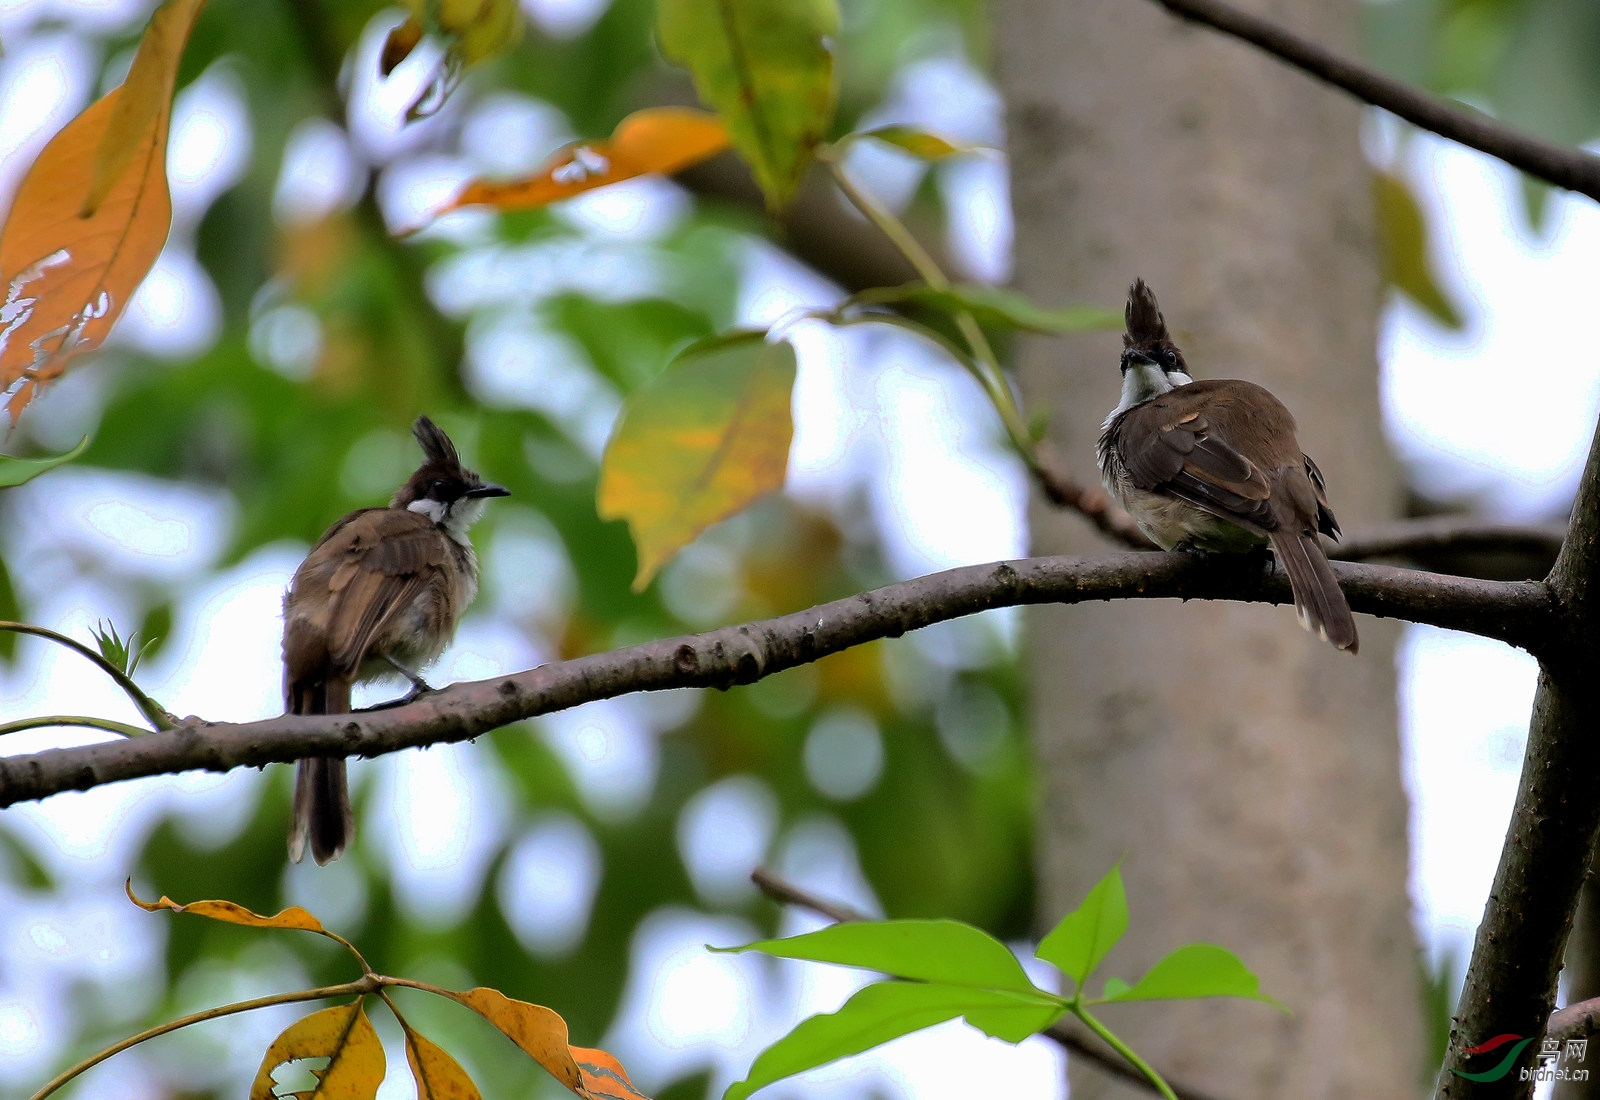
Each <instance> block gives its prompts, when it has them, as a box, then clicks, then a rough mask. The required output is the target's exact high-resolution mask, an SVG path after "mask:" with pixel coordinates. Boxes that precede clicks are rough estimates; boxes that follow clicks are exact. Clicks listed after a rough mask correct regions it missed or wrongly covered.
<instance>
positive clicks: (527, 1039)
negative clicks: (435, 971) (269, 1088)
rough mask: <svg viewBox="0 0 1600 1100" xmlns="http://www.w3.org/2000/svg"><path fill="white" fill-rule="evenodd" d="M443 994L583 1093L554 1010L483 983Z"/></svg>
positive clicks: (564, 1030)
mask: <svg viewBox="0 0 1600 1100" xmlns="http://www.w3.org/2000/svg"><path fill="white" fill-rule="evenodd" d="M445 996H447V997H449V998H450V999H451V1000H453V1001H457V1002H459V1003H461V1004H463V1005H466V1006H467V1007H468V1008H470V1009H472V1011H474V1012H476V1013H477V1014H478V1015H480V1016H482V1017H483V1018H484V1019H485V1020H488V1021H489V1022H490V1023H491V1024H493V1025H494V1026H495V1027H497V1028H499V1029H500V1032H501V1034H503V1035H505V1037H506V1038H508V1039H510V1040H511V1041H512V1042H513V1043H516V1044H517V1046H519V1047H521V1048H522V1051H523V1053H524V1054H526V1055H527V1056H528V1057H530V1058H532V1059H533V1060H534V1061H535V1062H538V1063H539V1064H540V1065H541V1066H543V1067H544V1068H545V1069H546V1070H548V1071H549V1072H550V1075H551V1076H552V1077H554V1078H555V1079H556V1080H557V1081H560V1082H561V1083H562V1084H563V1085H565V1086H566V1087H567V1088H569V1089H571V1090H572V1091H573V1092H577V1093H578V1094H579V1095H580V1096H581V1095H583V1094H582V1093H581V1092H579V1089H580V1088H581V1087H582V1081H581V1077H580V1074H579V1070H578V1063H577V1062H575V1061H573V1059H572V1052H571V1050H570V1049H569V1048H568V1047H567V1021H565V1020H563V1019H562V1018H561V1016H560V1015H559V1014H558V1013H556V1012H555V1011H553V1010H552V1009H548V1008H545V1007H544V1006H543V1005H535V1004H529V1003H528V1002H527V1001H518V1000H513V999H512V998H510V997H507V996H506V995H505V994H504V993H501V992H500V991H499V990H498V989H488V988H485V987H483V986H479V987H478V988H477V989H469V990H467V991H466V992H465V993H450V992H445ZM251 1100H255V1097H251Z"/></svg>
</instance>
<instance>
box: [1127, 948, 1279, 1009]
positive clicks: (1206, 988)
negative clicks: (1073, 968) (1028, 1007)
mask: <svg viewBox="0 0 1600 1100" xmlns="http://www.w3.org/2000/svg"><path fill="white" fill-rule="evenodd" d="M1193 997H1246V998H1249V999H1250V1000H1256V1001H1266V1002H1267V1003H1268V1004H1270V1005H1275V1006H1276V1007H1278V1008H1283V1006H1282V1005H1280V1004H1278V1002H1277V1001H1275V1000H1273V999H1272V998H1271V997H1268V996H1267V995H1266V994H1264V993H1262V992H1261V982H1260V981H1259V980H1258V979H1257V978H1256V976H1255V975H1254V974H1252V973H1250V971H1249V970H1248V969H1246V968H1245V965H1244V963H1242V962H1240V961H1239V957H1238V956H1237V955H1235V954H1234V953H1233V952H1232V951H1229V950H1228V949H1227V948H1225V947H1218V946H1216V945H1215V944H1211V943H1191V944H1185V945H1184V946H1183V947H1180V948H1178V949H1177V950H1176V951H1174V952H1172V954H1170V955H1168V956H1167V957H1166V958H1164V959H1162V960H1161V961H1160V962H1158V963H1156V964H1155V965H1154V966H1152V967H1151V968H1150V972H1149V973H1148V974H1146V975H1145V976H1144V977H1142V978H1140V979H1139V980H1138V981H1137V982H1135V983H1133V987H1132V988H1124V989H1121V990H1118V991H1116V992H1115V993H1113V992H1112V988H1111V983H1110V982H1107V983H1106V996H1105V999H1106V1000H1107V1001H1167V1000H1180V999H1188V998H1193ZM1285 1011H1287V1009H1285Z"/></svg>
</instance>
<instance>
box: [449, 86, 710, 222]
mask: <svg viewBox="0 0 1600 1100" xmlns="http://www.w3.org/2000/svg"><path fill="white" fill-rule="evenodd" d="M727 147H728V131H727V129H726V128H725V127H724V126H723V125H722V121H721V120H720V119H718V118H717V116H716V115H712V114H707V113H706V112H704V111H694V110H690V109H688V108H686V107H651V108H647V109H645V110H642V111H635V112H634V113H633V114H631V115H629V116H628V117H627V118H625V119H623V120H622V121H621V122H619V123H618V124H617V128H616V130H615V131H613V132H612V134H611V140H609V141H577V142H573V143H572V144H571V145H568V146H567V147H565V148H564V149H561V150H560V151H558V152H557V153H556V154H555V155H554V156H553V157H551V158H550V159H549V160H548V161H546V162H545V164H544V167H542V168H540V169H539V170H538V171H537V172H535V173H534V174H533V175H531V176H528V177H527V178H525V179H520V180H510V181H507V182H504V183H485V182H483V181H481V180H479V181H474V182H472V183H469V184H468V185H467V187H466V190H464V191H462V192H461V194H460V195H459V196H458V197H457V198H456V199H455V200H454V201H452V202H451V203H450V204H449V205H448V206H446V207H445V208H444V209H443V210H440V211H439V213H441V214H442V213H444V212H445V211H448V210H454V209H456V208H457V207H460V206H474V205H480V204H486V205H490V206H497V207H499V208H500V209H502V210H526V209H529V208H532V207H537V206H544V205H547V204H548V203H552V202H556V201H558V200H560V199H565V198H570V197H572V196H573V195H576V194H579V193H580V192H583V191H589V190H592V189H594V188H596V187H604V186H606V185H607V184H611V183H617V182H619V181H621V180H626V179H633V178H634V177H635V176H642V175H645V174H647V173H650V172H659V173H661V174H662V175H669V174H671V173H673V172H677V171H680V170H682V169H684V168H687V167H689V165H691V164H697V163H699V162H700V161H702V160H705V159H706V158H707V157H713V156H716V155H717V154H718V153H720V152H722V150H724V149H726V148H727Z"/></svg>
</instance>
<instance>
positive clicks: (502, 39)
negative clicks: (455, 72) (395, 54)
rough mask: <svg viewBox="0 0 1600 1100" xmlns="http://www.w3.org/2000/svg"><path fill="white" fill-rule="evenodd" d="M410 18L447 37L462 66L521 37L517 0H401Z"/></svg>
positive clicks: (469, 64) (485, 57)
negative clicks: (407, 9)
mask: <svg viewBox="0 0 1600 1100" xmlns="http://www.w3.org/2000/svg"><path fill="white" fill-rule="evenodd" d="M405 3H406V7H408V8H410V9H411V12H412V15H413V17H414V18H416V19H417V20H419V21H420V22H421V24H422V26H424V27H426V28H427V29H428V30H430V31H436V32H438V33H439V34H442V35H444V36H445V37H446V38H449V39H450V40H451V44H450V53H451V55H452V56H453V57H455V58H456V60H457V61H459V62H460V63H461V64H462V65H463V66H464V67H465V66H471V65H475V64H477V63H478V62H479V61H483V60H486V59H488V58H490V57H494V56H495V55H496V54H499V53H503V52H504V51H506V50H509V49H510V48H511V47H512V46H514V45H516V44H517V40H518V39H519V38H521V37H522V9H521V5H520V4H518V2H517V0H405Z"/></svg>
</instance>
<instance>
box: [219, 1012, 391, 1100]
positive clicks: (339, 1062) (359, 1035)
mask: <svg viewBox="0 0 1600 1100" xmlns="http://www.w3.org/2000/svg"><path fill="white" fill-rule="evenodd" d="M302 1058H326V1059H328V1064H327V1065H326V1066H325V1067H323V1068H322V1069H320V1070H313V1071H312V1072H313V1073H315V1074H316V1075H317V1085H316V1088H314V1089H311V1090H310V1091H308V1092H302V1093H297V1094H296V1095H297V1096H298V1097H299V1098H300V1100H372V1097H374V1096H376V1095H377V1093H378V1086H379V1085H381V1084H382V1083H383V1073H384V1061H383V1044H382V1043H381V1042H380V1041H379V1040H378V1033H377V1032H376V1031H374V1030H373V1028H372V1023H371V1021H369V1020H368V1019H367V1014H366V1013H365V1012H364V1011H362V1008H361V1002H360V1001H359V1000H357V1001H353V1002H352V1003H350V1004H347V1005H336V1006H335V1007H333V1008H325V1009H323V1010H322V1011H321V1012H313V1013H312V1014H311V1015H309V1016H307V1017H305V1018H304V1019H303V1020H300V1021H298V1022H297V1023H294V1024H292V1025H290V1026H289V1027H288V1028H287V1029H286V1030H285V1031H284V1032H283V1034H281V1035H279V1036H278V1037H277V1038H276V1039H274V1040H273V1041H272V1045H271V1046H270V1047H268V1048H267V1054H266V1057H264V1058H262V1059H261V1068H260V1069H259V1070H257V1071H256V1079H255V1082H254V1084H252V1085H251V1086H250V1100H276V1094H275V1093H274V1092H273V1082H272V1074H273V1072H274V1071H275V1070H277V1069H278V1067H280V1066H284V1065H287V1064H288V1063H290V1062H297V1061H299V1060H300V1059H302Z"/></svg>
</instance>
